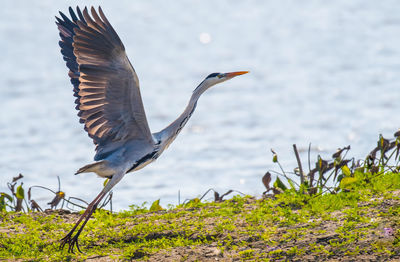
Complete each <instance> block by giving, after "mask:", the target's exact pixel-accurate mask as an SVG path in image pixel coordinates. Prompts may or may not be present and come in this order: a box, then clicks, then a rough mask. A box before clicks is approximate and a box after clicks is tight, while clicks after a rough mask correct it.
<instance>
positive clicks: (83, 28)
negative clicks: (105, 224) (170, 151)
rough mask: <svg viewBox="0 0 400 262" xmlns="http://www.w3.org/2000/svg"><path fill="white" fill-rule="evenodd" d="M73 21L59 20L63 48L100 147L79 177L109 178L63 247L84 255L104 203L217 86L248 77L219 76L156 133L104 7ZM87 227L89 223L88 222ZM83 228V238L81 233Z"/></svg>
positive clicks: (80, 103)
mask: <svg viewBox="0 0 400 262" xmlns="http://www.w3.org/2000/svg"><path fill="white" fill-rule="evenodd" d="M69 13H70V16H71V18H72V19H69V18H68V17H67V16H65V15H64V14H63V13H61V12H60V15H61V18H58V17H56V19H57V22H56V24H57V26H58V29H59V31H60V37H61V41H60V47H61V53H62V54H63V57H64V60H65V61H66V64H67V67H68V68H69V69H70V71H69V73H68V75H69V77H70V79H71V83H72V85H73V86H74V96H75V97H76V98H77V99H76V100H75V103H76V105H77V106H76V109H77V110H79V113H78V116H79V117H80V122H81V123H83V124H84V129H85V130H86V131H87V133H88V135H89V137H91V138H92V139H93V142H94V144H95V145H96V155H95V157H94V160H95V162H94V163H91V164H88V165H86V166H84V167H82V168H80V169H79V170H78V171H77V174H79V173H86V172H94V173H96V174H97V175H99V176H101V177H106V178H109V179H110V181H109V182H108V183H107V184H106V186H105V187H104V188H103V190H102V191H101V192H100V194H99V195H98V196H97V197H96V198H95V199H94V200H93V201H92V202H91V203H90V204H89V206H88V207H87V209H86V211H85V212H84V213H83V215H82V216H81V217H80V218H79V220H78V221H77V223H76V224H75V226H74V227H73V228H72V230H71V231H70V232H69V233H68V234H67V235H66V236H65V237H64V238H63V239H62V243H61V247H64V245H65V244H68V245H69V249H68V250H69V251H71V252H72V251H73V249H74V246H76V247H77V248H78V250H79V246H78V237H79V235H80V233H81V231H82V230H83V228H84V226H85V224H86V223H87V221H88V220H89V218H90V216H91V215H92V213H93V212H94V211H95V209H96V207H97V205H98V204H99V202H100V201H101V199H102V198H103V197H104V196H105V195H106V194H107V193H108V192H109V191H110V190H111V189H112V188H113V187H114V186H115V185H116V184H117V183H118V182H119V181H120V180H121V179H122V178H123V177H124V176H125V174H127V173H130V172H133V171H136V170H139V169H141V168H143V167H145V166H146V165H148V164H150V163H151V162H153V161H154V160H156V159H157V158H158V157H159V156H160V155H161V153H162V152H163V151H164V150H165V149H166V148H168V146H169V145H170V144H171V143H172V142H173V141H174V139H175V138H176V136H177V135H178V134H179V132H180V131H181V130H182V128H183V127H184V126H185V124H186V123H187V121H188V120H189V118H190V117H191V115H192V113H193V112H194V110H195V108H196V105H197V101H198V99H199V98H200V96H201V95H202V94H203V93H204V92H205V91H206V90H207V89H208V88H210V87H211V86H213V85H215V84H218V83H221V82H223V81H226V80H228V79H231V78H233V77H235V76H238V75H242V74H245V73H247V71H240V72H232V73H213V74H210V75H209V76H207V77H206V79H204V81H202V82H201V83H200V84H199V86H198V87H197V88H196V89H195V90H194V91H193V94H192V96H191V98H190V100H189V103H188V105H187V106H186V108H185V110H184V111H183V113H182V114H181V115H180V116H179V117H178V118H177V119H176V120H175V121H173V122H172V123H171V124H170V125H168V126H167V127H166V128H164V129H163V130H161V131H160V132H157V133H151V132H150V129H149V125H148V123H147V118H146V114H145V111H144V107H143V102H142V99H141V95H140V89H139V79H138V77H137V75H136V73H135V70H134V69H133V67H132V65H131V63H130V61H129V59H128V57H127V56H126V53H125V48H124V45H123V44H122V42H121V40H120V38H119V36H118V35H117V33H116V32H115V30H114V29H113V27H112V26H111V24H110V23H109V22H108V20H107V18H106V17H105V15H104V13H103V11H102V10H101V8H100V7H99V13H97V12H96V11H95V9H94V8H93V7H92V8H91V15H92V16H90V15H89V13H88V10H87V9H86V8H85V9H84V10H83V12H81V11H80V9H79V8H77V13H75V12H74V11H73V9H72V8H69ZM82 221H83V222H82ZM80 224H82V225H81V226H80V228H79V230H78V232H77V233H76V234H75V235H74V232H75V230H76V229H77V228H78V226H79V225H80ZM79 251H80V250H79Z"/></svg>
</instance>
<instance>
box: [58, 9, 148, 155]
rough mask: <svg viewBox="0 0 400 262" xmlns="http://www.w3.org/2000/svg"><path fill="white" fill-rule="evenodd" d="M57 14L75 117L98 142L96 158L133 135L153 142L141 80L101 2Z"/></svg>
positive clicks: (96, 142) (134, 137)
mask: <svg viewBox="0 0 400 262" xmlns="http://www.w3.org/2000/svg"><path fill="white" fill-rule="evenodd" d="M69 14H70V17H71V18H68V17H67V16H66V15H64V14H63V13H62V12H60V16H61V18H58V17H56V20H57V21H56V24H57V26H58V29H59V32H60V37H61V41H60V42H59V45H60V47H61V54H62V55H63V58H64V60H65V61H66V64H67V67H68V68H69V70H70V71H69V73H68V75H69V77H70V79H71V83H72V85H73V86H74V96H75V97H77V99H76V101H75V103H76V105H77V106H76V108H77V109H78V110H79V113H78V116H79V118H80V119H79V121H80V122H81V123H83V124H84V129H85V130H86V131H87V133H88V135H89V137H91V138H92V139H93V142H94V143H95V144H96V151H97V154H96V156H95V160H100V159H102V158H104V157H105V156H106V155H107V154H109V153H110V152H111V151H113V150H115V148H116V145H122V144H123V143H124V142H126V141H128V140H131V139H138V140H144V141H148V142H149V143H153V139H152V135H151V132H150V129H149V126H148V123H147V119H146V114H145V112H144V108H143V102H142V99H141V95H140V89H139V80H138V77H137V75H136V73H135V70H134V69H133V67H132V65H131V63H130V62H129V59H128V58H127V56H126V53H125V47H124V45H123V44H122V42H121V40H120V38H119V36H118V35H117V33H116V32H115V30H114V28H113V27H112V26H111V24H110V22H109V21H108V19H107V18H106V16H105V15H104V13H103V11H102V10H101V8H100V7H99V10H98V13H97V12H96V10H95V9H94V8H93V7H92V8H91V16H90V14H89V13H88V10H87V8H86V7H85V9H84V10H83V12H81V10H80V9H79V7H77V9H76V13H75V12H74V10H73V9H72V8H71V7H70V8H69Z"/></svg>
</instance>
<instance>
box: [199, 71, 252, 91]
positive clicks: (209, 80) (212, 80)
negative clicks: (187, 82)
mask: <svg viewBox="0 0 400 262" xmlns="http://www.w3.org/2000/svg"><path fill="white" fill-rule="evenodd" d="M248 72H249V71H238V72H230V73H212V74H209V75H208V76H207V77H206V78H205V79H204V80H203V82H201V83H200V85H199V86H198V87H197V88H196V90H197V91H200V93H203V92H204V91H206V90H207V89H208V88H210V87H212V86H213V85H216V84H219V83H222V82H224V81H226V80H229V79H232V78H234V77H235V76H240V75H244V74H247V73H248ZM196 90H195V91H196Z"/></svg>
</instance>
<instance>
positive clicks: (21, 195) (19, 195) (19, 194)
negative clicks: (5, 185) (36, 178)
mask: <svg viewBox="0 0 400 262" xmlns="http://www.w3.org/2000/svg"><path fill="white" fill-rule="evenodd" d="M16 195H17V198H18V199H24V197H25V192H24V189H23V188H22V185H19V186H18V187H17V194H16Z"/></svg>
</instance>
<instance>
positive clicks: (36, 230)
mask: <svg viewBox="0 0 400 262" xmlns="http://www.w3.org/2000/svg"><path fill="white" fill-rule="evenodd" d="M354 177H355V178H356V180H354V181H353V182H352V184H351V187H348V188H347V190H346V191H345V192H339V193H337V194H323V195H314V196H310V195H308V194H301V193H299V192H297V191H295V190H290V189H289V190H286V191H285V192H284V193H282V194H278V195H276V196H275V197H271V198H266V199H261V200H255V199H254V198H253V197H250V196H245V197H239V196H235V197H233V198H232V199H230V200H227V201H224V202H221V203H214V202H212V203H204V202H200V201H198V200H194V201H191V202H189V203H188V204H186V205H180V206H177V207H173V208H170V209H168V210H159V208H157V210H158V211H154V212H153V211H149V210H148V209H147V208H145V207H143V206H141V207H138V206H131V210H129V211H123V212H120V213H116V214H110V213H109V212H107V211H104V210H99V211H97V212H96V213H95V214H94V215H93V219H91V220H90V221H89V222H88V224H87V226H86V228H85V230H84V231H83V233H82V235H81V237H80V246H81V248H82V249H83V251H84V252H85V254H69V253H67V252H66V250H60V249H59V240H60V239H61V238H62V237H63V236H64V235H65V234H66V233H67V232H68V231H69V230H70V229H71V227H72V225H73V222H74V221H75V220H76V218H77V216H74V217H73V219H69V222H68V223H66V222H65V221H66V220H65V218H64V217H65V216H66V215H63V214H58V213H50V214H47V213H32V212H30V213H15V212H2V213H0V258H3V259H11V260H12V259H15V260H17V259H21V260H34V261H37V260H44V261H61V260H63V261H83V260H85V259H87V258H89V257H99V256H100V257H101V256H108V257H110V258H111V259H121V260H130V259H141V260H146V259H151V258H152V257H153V256H154V255H156V254H162V253H163V252H166V253H168V252H169V251H170V250H172V249H177V248H188V250H194V251H193V252H195V250H197V249H200V248H202V247H206V246H213V247H216V248H217V249H218V250H220V251H221V254H223V255H224V256H227V257H230V258H237V259H241V260H246V259H261V258H265V259H267V260H268V259H279V258H283V259H290V258H293V257H301V256H304V255H313V256H318V257H320V258H321V257H325V258H330V257H333V256H335V255H340V256H348V257H355V256H357V255H360V254H368V252H371V251H370V250H373V251H372V252H373V253H374V254H376V255H379V256H386V257H389V258H391V257H395V256H398V255H399V252H400V251H399V250H400V246H399V245H400V244H399V241H398V238H397V237H398V236H399V232H398V229H399V228H400V224H399V223H400V207H399V205H397V204H398V203H399V202H400V201H399V197H398V195H397V193H393V192H396V190H399V189H400V175H399V174H397V173H390V172H388V173H385V174H383V175H380V176H378V177H373V176H370V174H363V173H361V172H356V173H355V174H354ZM366 177H368V182H366ZM385 201H395V203H397V204H396V205H393V206H386V207H385V208H382V205H384V204H385ZM390 203H392V202H390ZM69 217H71V215H69ZM383 227H392V228H394V229H395V237H394V238H391V239H385V238H383V237H381V236H379V232H380V231H382V228H383ZM325 238H326V239H325ZM321 239H322V240H321ZM360 241H361V242H362V241H364V242H365V243H366V245H365V246H363V245H361V244H360V243H361V242H360ZM364 242H363V243H364ZM367 247H368V248H367ZM195 254H196V253H195ZM198 254H201V252H199V253H198ZM369 255H370V254H369ZM182 259H185V256H182ZM200 260H201V259H200Z"/></svg>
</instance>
